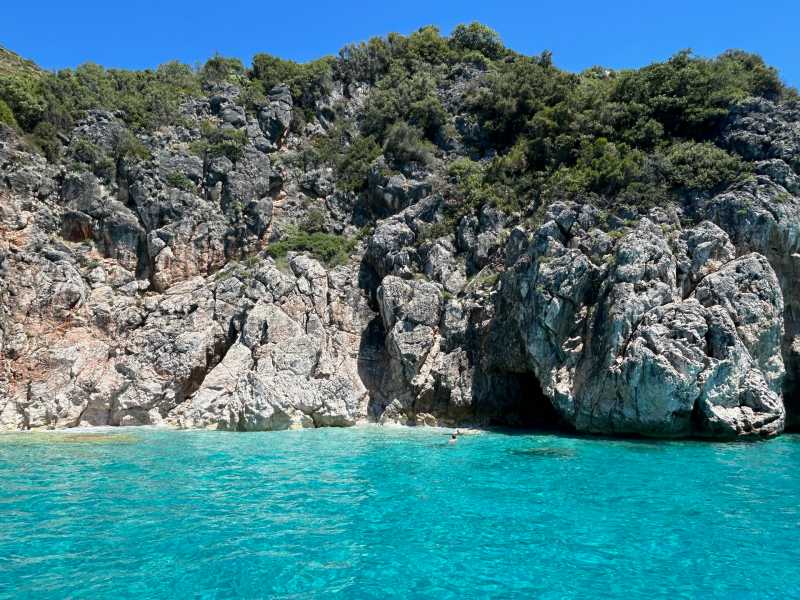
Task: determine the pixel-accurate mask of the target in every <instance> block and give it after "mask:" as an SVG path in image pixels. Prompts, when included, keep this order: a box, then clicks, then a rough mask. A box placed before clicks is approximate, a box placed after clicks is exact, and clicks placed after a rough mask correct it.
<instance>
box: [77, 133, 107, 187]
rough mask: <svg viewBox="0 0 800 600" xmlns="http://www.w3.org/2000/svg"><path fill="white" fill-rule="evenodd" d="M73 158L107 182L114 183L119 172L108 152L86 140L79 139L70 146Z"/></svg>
mask: <svg viewBox="0 0 800 600" xmlns="http://www.w3.org/2000/svg"><path fill="white" fill-rule="evenodd" d="M69 149H70V154H71V155H72V157H73V158H74V159H75V160H77V161H80V162H81V163H83V164H85V165H87V166H88V167H89V168H90V169H91V171H92V172H93V173H94V174H95V175H97V176H98V177H100V178H101V179H105V180H106V181H112V180H113V179H114V177H115V175H116V172H117V165H116V162H114V160H113V159H112V157H110V156H109V155H108V154H106V152H105V151H104V150H103V149H102V148H100V147H99V146H97V145H96V144H94V143H92V142H91V141H89V140H88V139H86V138H77V139H75V140H74V141H73V142H72V144H71V145H70V148H69Z"/></svg>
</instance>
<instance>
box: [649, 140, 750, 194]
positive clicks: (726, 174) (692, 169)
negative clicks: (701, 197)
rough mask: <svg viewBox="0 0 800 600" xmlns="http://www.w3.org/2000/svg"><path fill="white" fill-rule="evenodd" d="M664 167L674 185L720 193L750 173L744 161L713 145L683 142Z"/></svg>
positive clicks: (673, 148)
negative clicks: (719, 191)
mask: <svg viewBox="0 0 800 600" xmlns="http://www.w3.org/2000/svg"><path fill="white" fill-rule="evenodd" d="M662 156H663V162H662V164H661V167H662V169H663V170H664V177H665V179H666V180H667V182H668V183H669V185H670V186H672V187H675V188H684V189H689V190H708V191H712V192H713V191H717V190H720V189H723V188H725V187H727V186H729V185H730V184H732V183H734V182H735V181H738V180H740V179H741V178H742V177H745V176H746V175H747V174H748V173H749V170H750V169H749V167H748V165H746V164H745V163H744V162H743V161H742V160H741V159H740V158H738V157H735V156H731V155H730V154H728V153H727V152H726V151H725V150H723V149H722V148H718V147H717V146H715V145H714V144H711V143H708V142H706V143H696V142H679V143H677V144H673V145H672V146H670V147H669V148H668V149H667V150H666V152H664V154H663V155H662Z"/></svg>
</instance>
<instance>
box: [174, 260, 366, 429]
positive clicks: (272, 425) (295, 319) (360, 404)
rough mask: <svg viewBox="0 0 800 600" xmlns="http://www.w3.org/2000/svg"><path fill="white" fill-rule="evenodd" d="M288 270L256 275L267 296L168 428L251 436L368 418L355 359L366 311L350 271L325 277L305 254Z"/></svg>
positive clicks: (243, 324) (269, 270)
mask: <svg viewBox="0 0 800 600" xmlns="http://www.w3.org/2000/svg"><path fill="white" fill-rule="evenodd" d="M290 266H291V269H292V274H285V273H282V272H281V271H279V270H278V269H277V268H275V267H274V266H267V267H266V268H263V269H261V270H259V272H258V274H257V275H256V278H257V279H258V281H259V282H261V283H262V284H263V285H264V286H265V288H266V290H268V291H267V293H266V294H264V295H263V296H261V297H260V298H259V299H258V300H257V302H256V303H255V305H254V306H253V307H252V308H251V309H250V310H249V311H248V312H247V315H246V316H245V317H244V319H243V322H242V325H241V331H240V332H239V334H238V337H237V339H236V341H235V342H234V344H233V345H232V346H231V348H230V349H229V350H228V352H227V354H226V355H225V357H224V359H223V360H222V361H221V362H220V363H219V364H218V365H217V366H216V367H214V369H213V370H212V371H211V372H210V373H209V375H208V376H207V377H206V378H205V380H204V381H203V384H202V385H201V386H200V388H199V389H198V390H197V392H196V393H195V394H194V396H193V397H192V398H191V399H190V400H189V401H188V402H186V403H185V404H184V405H182V406H180V407H179V408H178V409H177V410H175V411H174V412H173V413H172V414H170V416H169V421H170V422H171V423H174V424H175V425H177V426H179V427H206V428H217V429H232V430H244V431H250V430H269V429H286V428H293V427H318V426H322V425H339V426H343V425H354V424H355V423H357V422H359V421H362V420H364V419H365V418H366V414H367V393H366V388H365V387H364V385H363V383H362V381H361V379H360V378H359V375H358V365H357V362H356V360H355V357H356V356H357V353H358V347H359V342H360V339H359V335H358V332H359V331H360V329H361V327H363V324H361V323H360V319H361V318H365V317H369V315H370V314H371V313H370V311H369V309H368V307H366V306H365V305H364V303H363V298H361V297H360V296H358V295H355V296H354V295H352V293H351V291H352V290H350V289H349V282H347V276H348V275H349V273H347V274H343V273H339V274H338V275H340V277H330V276H329V274H328V273H327V272H326V271H325V270H324V269H323V268H322V266H321V265H320V264H319V263H318V262H316V261H314V260H311V259H308V258H306V257H303V256H297V257H295V258H293V259H292V261H291V262H290ZM341 275H343V277H342V276H341Z"/></svg>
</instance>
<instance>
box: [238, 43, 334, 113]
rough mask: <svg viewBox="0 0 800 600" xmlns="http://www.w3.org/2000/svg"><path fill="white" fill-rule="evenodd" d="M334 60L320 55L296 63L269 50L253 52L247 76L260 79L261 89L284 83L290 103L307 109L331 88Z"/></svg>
mask: <svg viewBox="0 0 800 600" xmlns="http://www.w3.org/2000/svg"><path fill="white" fill-rule="evenodd" d="M334 62H335V61H334V59H333V58H331V57H324V58H320V59H318V60H314V61H311V62H307V63H296V62H294V61H292V60H283V59H282V58H278V57H276V56H272V55H270V54H256V55H255V56H254V57H253V64H252V67H251V69H250V77H251V78H252V79H253V80H255V81H258V82H260V83H261V86H262V89H263V91H264V92H269V91H270V90H271V89H272V88H273V87H275V86H276V85H278V84H285V85H287V86H288V87H289V90H290V91H291V93H292V99H293V101H294V103H295V104H296V105H297V106H300V107H301V108H304V109H311V108H312V107H313V106H314V104H315V103H316V101H317V100H320V99H321V98H323V97H324V96H326V95H327V94H328V93H329V92H330V90H331V86H332V83H333V65H334ZM309 116H310V115H309Z"/></svg>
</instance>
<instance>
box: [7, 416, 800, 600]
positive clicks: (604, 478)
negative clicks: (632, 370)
mask: <svg viewBox="0 0 800 600" xmlns="http://www.w3.org/2000/svg"><path fill="white" fill-rule="evenodd" d="M448 433H449V432H444V431H442V430H435V429H422V428H420V429H403V428H379V427H365V428H355V429H319V430H303V431H290V432H276V433H261V434H259V433H251V434H227V433H218V432H177V431H163V430H153V429H126V430H119V431H105V430H104V431H102V432H97V433H94V432H85V431H84V432H78V433H69V434H66V433H54V434H49V433H48V434H14V435H0V598H12V597H34V598H63V597H91V598H120V597H136V598H172V597H200V598H234V597H242V598H253V597H275V598H322V597H326V598H327V597H341V598H387V597H389V598H393V597H396V598H400V597H403V598H409V597H419V598H428V597H436V598H445V599H446V598H485V597H498V598H500V597H502V598H508V597H519V598H523V597H526V598H527V597H541V598H563V597H569V596H581V597H604V598H630V597H633V596H642V597H648V598H674V597H704V598H729V597H736V598H756V597H758V598H765V597H767V598H769V597H773V598H778V597H781V598H785V597H796V596H798V595H800V583H799V582H800V549H799V548H798V544H797V541H798V533H797V532H798V531H799V530H800V503H798V497H800V474H798V466H799V465H800V443H798V441H799V440H800V438H798V437H795V436H785V437H782V438H779V439H776V440H771V441H768V442H761V443H738V444H707V443H698V442H645V443H639V442H636V441H630V440H621V441H614V440H595V439H591V438H570V437H561V436H551V435H506V434H502V433H482V434H479V435H470V436H463V437H462V438H460V439H459V440H458V443H457V444H448V443H447V436H448ZM67 438H72V439H71V440H70V441H66V440H67Z"/></svg>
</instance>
